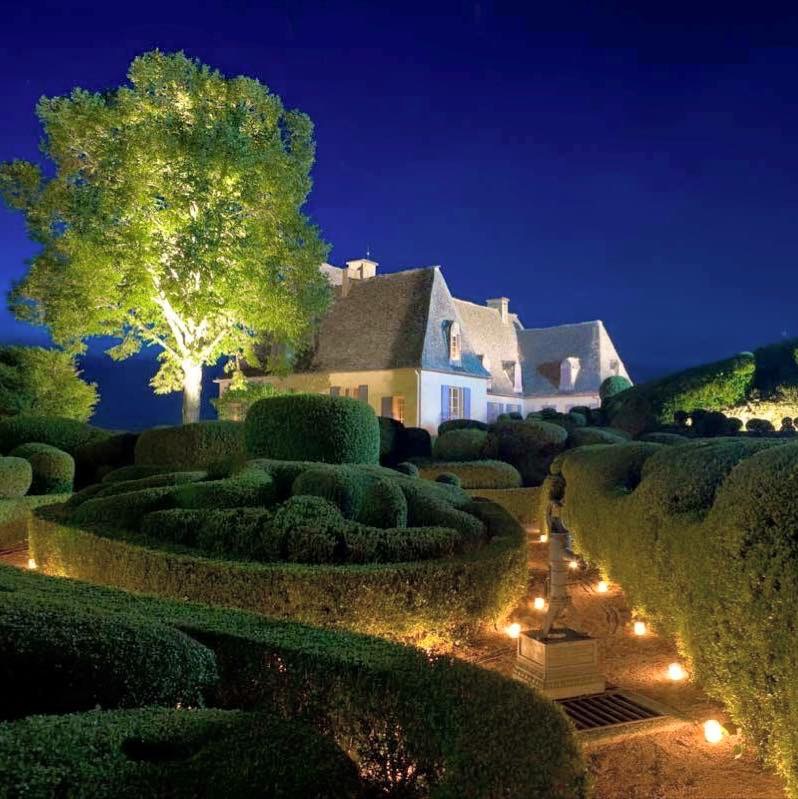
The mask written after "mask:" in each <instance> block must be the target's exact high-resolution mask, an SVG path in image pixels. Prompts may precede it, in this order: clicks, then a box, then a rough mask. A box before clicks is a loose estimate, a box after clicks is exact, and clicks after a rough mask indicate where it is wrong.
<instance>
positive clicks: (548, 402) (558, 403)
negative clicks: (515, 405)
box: [524, 393, 601, 415]
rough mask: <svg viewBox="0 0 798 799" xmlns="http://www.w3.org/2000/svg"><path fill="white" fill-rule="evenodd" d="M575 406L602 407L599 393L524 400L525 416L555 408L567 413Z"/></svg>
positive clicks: (556, 395)
mask: <svg viewBox="0 0 798 799" xmlns="http://www.w3.org/2000/svg"><path fill="white" fill-rule="evenodd" d="M575 405H587V407H588V408H598V407H599V405H601V401H600V400H599V395H598V394H597V393H595V394H594V393H589V394H588V393H583V394H577V393H573V394H552V395H550V396H546V397H526V398H525V399H524V414H525V415H526V414H527V413H532V412H533V411H542V410H543V409H544V408H554V409H555V410H557V411H559V412H560V413H567V412H568V411H570V410H571V408H573V407H574V406H575Z"/></svg>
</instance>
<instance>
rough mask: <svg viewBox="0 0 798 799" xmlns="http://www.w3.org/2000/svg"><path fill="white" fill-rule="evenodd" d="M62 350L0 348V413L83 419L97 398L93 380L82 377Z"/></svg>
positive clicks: (71, 358)
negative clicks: (87, 380) (88, 381)
mask: <svg viewBox="0 0 798 799" xmlns="http://www.w3.org/2000/svg"><path fill="white" fill-rule="evenodd" d="M80 374H81V373H80V371H79V370H78V368H77V366H76V364H75V359H74V357H73V356H72V355H70V354H69V353H66V352H63V351H62V350H48V349H44V348H43V347H15V346H4V347H0V416H16V415H17V414H26V415H28V416H56V415H57V416H65V417H67V418H69V419H77V421H79V422H86V421H88V420H89V419H90V418H91V415H92V414H93V413H94V406H95V405H97V403H98V401H99V399H100V398H99V395H98V393H97V384H96V383H87V382H86V381H85V380H81V378H80Z"/></svg>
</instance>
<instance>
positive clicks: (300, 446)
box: [245, 394, 380, 463]
mask: <svg viewBox="0 0 798 799" xmlns="http://www.w3.org/2000/svg"><path fill="white" fill-rule="evenodd" d="M245 437H246V446H247V450H248V451H249V453H250V454H251V455H252V456H253V457H260V458H275V459H277V460H293V461H321V462H324V463H378V462H379V457H380V429H379V424H378V423H377V417H376V415H375V414H374V411H373V410H372V409H371V407H370V406H368V405H367V404H366V403H365V402H360V401H358V400H355V399H351V398H349V397H330V396H326V395H323V394H290V395H287V396H282V397H271V398H269V399H263V400H260V401H259V402H256V403H255V404H254V405H253V406H252V407H251V408H250V410H249V413H248V414H247V418H246V422H245Z"/></svg>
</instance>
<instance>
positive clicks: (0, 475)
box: [0, 458, 33, 499]
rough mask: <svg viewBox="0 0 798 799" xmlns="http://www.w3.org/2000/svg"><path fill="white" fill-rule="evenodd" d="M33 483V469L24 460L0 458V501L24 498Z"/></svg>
mask: <svg viewBox="0 0 798 799" xmlns="http://www.w3.org/2000/svg"><path fill="white" fill-rule="evenodd" d="M32 482H33V469H31V465H30V464H29V463H28V461H26V460H25V459H24V458H0V499H16V498H17V497H24V496H25V494H27V493H28V489H29V488H30V487H31V483H32Z"/></svg>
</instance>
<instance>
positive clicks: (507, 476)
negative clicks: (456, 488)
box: [419, 460, 521, 488]
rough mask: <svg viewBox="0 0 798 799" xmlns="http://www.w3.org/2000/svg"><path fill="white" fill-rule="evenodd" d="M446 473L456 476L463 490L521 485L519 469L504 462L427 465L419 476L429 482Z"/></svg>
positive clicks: (422, 467) (485, 461)
mask: <svg viewBox="0 0 798 799" xmlns="http://www.w3.org/2000/svg"><path fill="white" fill-rule="evenodd" d="M445 472H448V473H449V474H456V475H457V476H458V477H459V478H460V484H461V485H462V486H463V488H517V487H518V486H520V485H521V475H520V474H519V473H518V469H516V468H515V467H514V466H511V465H510V464H509V463H504V462H503V461H488V460H484V461H471V462H462V463H426V464H422V465H421V466H420V467H419V474H420V475H421V477H424V478H426V479H427V480H435V479H437V477H438V475H440V474H443V473H445Z"/></svg>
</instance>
